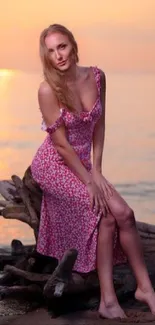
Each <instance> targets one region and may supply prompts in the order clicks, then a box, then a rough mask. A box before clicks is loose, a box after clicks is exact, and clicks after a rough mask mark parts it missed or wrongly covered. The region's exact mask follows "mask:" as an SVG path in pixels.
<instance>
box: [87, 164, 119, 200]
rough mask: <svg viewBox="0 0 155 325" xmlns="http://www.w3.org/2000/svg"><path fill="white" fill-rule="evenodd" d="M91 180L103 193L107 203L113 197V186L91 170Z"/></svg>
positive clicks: (95, 171)
mask: <svg viewBox="0 0 155 325" xmlns="http://www.w3.org/2000/svg"><path fill="white" fill-rule="evenodd" d="M92 178H93V181H94V182H95V183H96V185H97V186H98V187H99V188H100V190H101V192H102V193H103V196H104V199H105V200H106V201H108V200H109V199H110V197H111V196H112V195H113V190H114V186H113V185H112V184H111V183H109V182H108V181H107V180H106V179H105V177H104V176H103V175H102V174H101V173H100V172H99V171H97V170H92Z"/></svg>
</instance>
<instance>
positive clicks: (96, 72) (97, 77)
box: [92, 67, 101, 95]
mask: <svg viewBox="0 0 155 325" xmlns="http://www.w3.org/2000/svg"><path fill="white" fill-rule="evenodd" d="M92 69H93V73H94V76H95V80H96V85H97V90H98V93H99V95H100V93H101V72H100V69H99V68H98V67H92Z"/></svg>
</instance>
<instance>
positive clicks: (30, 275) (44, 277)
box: [4, 265, 51, 282]
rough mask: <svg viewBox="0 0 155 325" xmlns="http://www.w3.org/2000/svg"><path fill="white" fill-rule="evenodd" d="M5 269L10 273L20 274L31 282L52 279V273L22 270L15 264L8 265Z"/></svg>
mask: <svg viewBox="0 0 155 325" xmlns="http://www.w3.org/2000/svg"><path fill="white" fill-rule="evenodd" d="M4 271H6V272H9V273H10V274H13V275H16V276H19V277H21V278H24V279H26V280H29V281H31V282H46V281H47V280H49V279H50V277H51V275H50V274H37V273H33V272H28V271H24V270H20V269H18V268H17V267H15V266H11V265H6V266H5V268H4Z"/></svg>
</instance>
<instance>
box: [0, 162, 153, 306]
mask: <svg viewBox="0 0 155 325" xmlns="http://www.w3.org/2000/svg"><path fill="white" fill-rule="evenodd" d="M0 194H1V195H2V197H3V198H4V199H3V200H0V215H1V216H2V217H4V218H7V219H17V220H19V221H22V222H25V223H27V224H28V225H29V226H30V227H31V228H32V229H33V231H34V238H35V242H36V241H37V236H38V229H39V218H40V208H41V199H42V191H41V189H40V188H39V186H38V185H37V184H36V182H35V181H34V180H33V178H32V175H31V170H30V167H29V168H28V169H27V170H26V172H25V174H24V177H23V179H20V178H19V177H18V176H16V175H13V176H12V180H10V181H7V180H5V181H0ZM137 228H138V231H139V234H140V236H141V239H142V244H143V249H144V257H145V261H146V265H147V268H148V271H149V274H150V278H151V281H152V284H153V286H154V287H155V226H154V225H150V224H147V223H143V222H137ZM77 254H78V252H77V251H76V250H75V249H74V247H73V248H72V249H70V250H68V251H67V252H64V256H63V258H62V260H61V261H59V263H58V261H57V260H56V259H55V258H52V257H45V256H42V255H40V254H38V253H37V251H36V245H30V246H24V245H23V244H22V243H21V242H20V241H19V240H13V241H12V243H11V253H10V254H6V253H5V252H3V251H1V253H0V270H3V274H2V276H1V278H0V297H1V298H4V297H7V296H10V295H15V296H16V295H20V294H22V295H24V294H25V295H30V293H31V298H32V297H35V299H36V298H38V299H42V300H43V301H44V302H47V301H48V302H49V301H52V302H53V301H57V299H60V298H61V297H65V299H66V297H68V296H70V297H71V296H73V295H74V296H76V295H77V296H78V295H81V296H80V299H83V301H84V305H85V307H86V308H95V307H96V306H97V304H98V297H99V282H98V277H97V272H95V271H94V272H91V273H89V274H87V275H83V274H79V273H76V272H73V271H72V270H73V266H74V263H75V261H76V258H77ZM114 285H115V288H116V293H117V295H118V297H119V298H120V299H123V300H124V299H125V298H126V297H129V294H132V293H133V292H134V290H135V288H136V283H135V279H134V277H133V275H132V272H131V270H130V268H129V266H128V263H126V264H123V265H119V266H115V267H114Z"/></svg>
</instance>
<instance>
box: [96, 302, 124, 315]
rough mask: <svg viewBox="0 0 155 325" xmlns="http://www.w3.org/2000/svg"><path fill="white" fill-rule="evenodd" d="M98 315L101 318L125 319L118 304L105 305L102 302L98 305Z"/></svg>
mask: <svg viewBox="0 0 155 325" xmlns="http://www.w3.org/2000/svg"><path fill="white" fill-rule="evenodd" d="M99 315H100V317H102V318H109V319H113V318H127V316H126V315H125V313H124V311H123V309H122V308H121V307H120V305H119V304H118V302H115V303H112V304H107V305H105V303H104V302H101V303H100V307H99Z"/></svg>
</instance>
